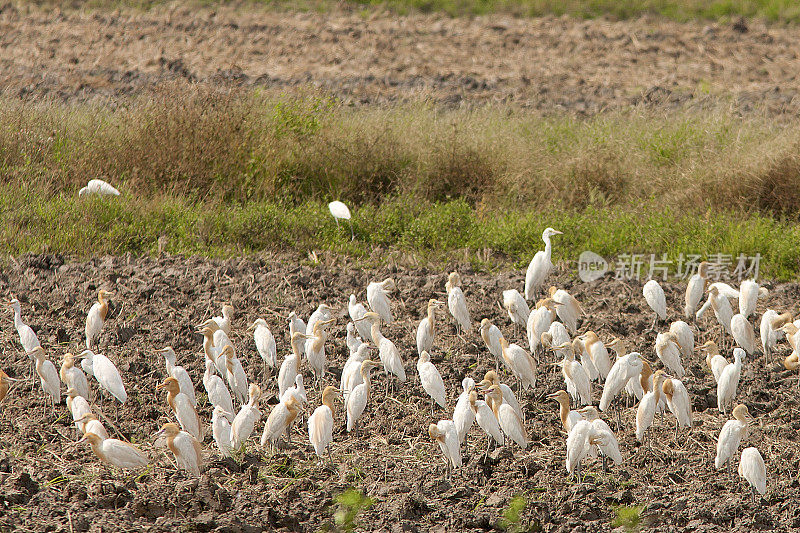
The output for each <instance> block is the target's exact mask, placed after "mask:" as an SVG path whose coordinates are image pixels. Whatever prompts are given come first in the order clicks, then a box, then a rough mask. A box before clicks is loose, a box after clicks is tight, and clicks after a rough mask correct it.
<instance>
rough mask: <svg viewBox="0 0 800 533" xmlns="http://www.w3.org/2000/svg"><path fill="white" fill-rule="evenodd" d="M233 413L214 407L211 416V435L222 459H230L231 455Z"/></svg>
mask: <svg viewBox="0 0 800 533" xmlns="http://www.w3.org/2000/svg"><path fill="white" fill-rule="evenodd" d="M232 418H233V413H230V412H228V411H225V409H223V408H222V407H221V406H219V405H217V406H215V407H214V412H213V413H212V415H211V434H212V435H213V436H214V443H215V444H216V445H217V449H218V450H219V453H220V454H221V455H222V457H231V456H232V455H233V445H232V444H231V438H232V437H233V432H232V430H231V419H232Z"/></svg>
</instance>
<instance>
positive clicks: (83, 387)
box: [58, 353, 89, 398]
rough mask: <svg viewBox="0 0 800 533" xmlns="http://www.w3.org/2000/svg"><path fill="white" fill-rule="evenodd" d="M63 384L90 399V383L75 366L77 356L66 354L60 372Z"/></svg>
mask: <svg viewBox="0 0 800 533" xmlns="http://www.w3.org/2000/svg"><path fill="white" fill-rule="evenodd" d="M58 375H59V377H60V378H61V382H62V383H63V384H64V385H66V387H67V388H68V389H70V388H74V389H75V390H77V391H78V394H80V395H81V396H83V397H84V398H89V381H88V380H87V379H86V374H84V373H83V372H82V371H81V369H80V368H78V367H76V366H75V356H74V355H72V354H71V353H66V354H64V359H63V361H62V362H61V369H60V370H59V372H58Z"/></svg>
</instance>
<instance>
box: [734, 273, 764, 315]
mask: <svg viewBox="0 0 800 533" xmlns="http://www.w3.org/2000/svg"><path fill="white" fill-rule="evenodd" d="M768 295H769V291H768V290H767V289H766V288H765V287H759V286H758V283H756V281H755V280H753V279H746V280H744V281H743V282H742V284H741V285H740V286H739V313H741V315H742V316H744V317H745V318H750V315H752V314H754V313H755V312H756V304H757V303H758V299H759V298H766V297H767V296H768Z"/></svg>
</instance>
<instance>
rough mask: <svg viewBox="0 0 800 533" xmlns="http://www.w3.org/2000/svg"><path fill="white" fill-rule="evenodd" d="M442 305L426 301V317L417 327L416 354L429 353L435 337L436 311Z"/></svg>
mask: <svg viewBox="0 0 800 533" xmlns="http://www.w3.org/2000/svg"><path fill="white" fill-rule="evenodd" d="M443 305H444V302H440V301H439V300H434V299H430V300H428V306H427V316H426V317H425V318H423V319H422V320H421V321H420V323H419V326H417V354H421V353H422V352H430V351H431V349H432V348H433V339H434V337H435V335H436V309H437V308H438V307H441V306H443Z"/></svg>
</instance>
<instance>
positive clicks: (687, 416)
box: [661, 377, 692, 439]
mask: <svg viewBox="0 0 800 533" xmlns="http://www.w3.org/2000/svg"><path fill="white" fill-rule="evenodd" d="M661 392H663V393H664V396H666V398H667V407H669V410H670V411H672V414H673V415H675V438H676V439H677V438H678V428H681V427H688V428H690V429H691V427H692V403H691V402H690V401H689V392H688V391H687V390H686V386H685V385H684V384H683V382H682V381H681V380H679V379H675V378H670V377H668V378H666V379H665V380H664V383H663V384H662V385H661Z"/></svg>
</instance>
